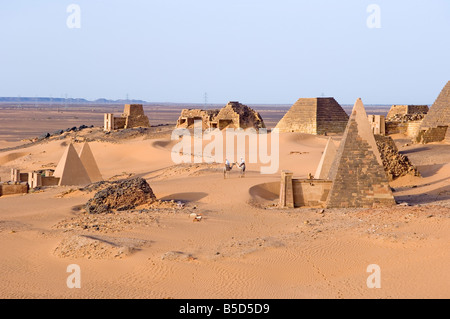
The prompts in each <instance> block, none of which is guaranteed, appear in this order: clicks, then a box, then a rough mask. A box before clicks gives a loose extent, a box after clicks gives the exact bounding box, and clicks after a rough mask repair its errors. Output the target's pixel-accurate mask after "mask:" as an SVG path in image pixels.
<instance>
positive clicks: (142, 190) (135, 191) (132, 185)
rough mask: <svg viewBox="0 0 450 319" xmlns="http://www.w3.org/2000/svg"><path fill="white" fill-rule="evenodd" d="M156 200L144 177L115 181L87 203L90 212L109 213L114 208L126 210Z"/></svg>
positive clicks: (87, 209)
mask: <svg viewBox="0 0 450 319" xmlns="http://www.w3.org/2000/svg"><path fill="white" fill-rule="evenodd" d="M155 200H156V196H155V194H154V193H153V190H152V189H151V187H150V185H149V184H148V183H147V181H146V180H145V179H143V178H140V177H138V178H133V179H127V180H122V181H117V182H114V183H113V184H112V185H110V186H108V187H106V188H105V189H103V190H101V191H99V192H98V193H96V194H95V196H94V197H93V198H92V199H90V200H89V201H88V202H87V203H86V206H85V208H86V211H87V212H88V213H90V214H101V213H109V212H112V211H113V210H117V211H125V210H131V209H134V208H136V207H137V206H139V205H143V204H149V203H152V202H154V201H155Z"/></svg>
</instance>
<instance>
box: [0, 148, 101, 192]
mask: <svg viewBox="0 0 450 319" xmlns="http://www.w3.org/2000/svg"><path fill="white" fill-rule="evenodd" d="M102 180H103V178H102V175H101V174H100V170H99V169H98V166H97V163H96V161H95V158H94V155H93V154H92V151H91V148H90V146H89V144H88V143H87V142H85V143H84V145H83V147H82V149H81V152H80V155H78V154H77V152H76V150H75V148H74V146H73V144H69V146H68V147H67V148H66V150H65V151H64V154H63V156H62V157H61V159H60V161H59V163H58V166H57V167H56V169H55V170H52V169H45V170H38V171H33V172H29V173H22V172H21V171H20V170H19V169H16V168H13V169H11V180H10V181H8V182H6V183H0V196H1V195H13V194H26V193H28V192H29V191H30V190H34V189H37V188H40V187H48V186H80V185H87V184H90V183H91V182H98V181H102Z"/></svg>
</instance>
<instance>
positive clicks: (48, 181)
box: [41, 176, 59, 187]
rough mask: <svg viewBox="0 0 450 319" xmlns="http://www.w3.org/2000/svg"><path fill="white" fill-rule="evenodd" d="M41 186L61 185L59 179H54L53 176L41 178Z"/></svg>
mask: <svg viewBox="0 0 450 319" xmlns="http://www.w3.org/2000/svg"><path fill="white" fill-rule="evenodd" d="M41 184H42V186H44V187H45V186H58V184H59V177H53V176H42V177H41Z"/></svg>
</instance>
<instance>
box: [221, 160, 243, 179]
mask: <svg viewBox="0 0 450 319" xmlns="http://www.w3.org/2000/svg"><path fill="white" fill-rule="evenodd" d="M236 165H238V167H239V169H240V170H241V177H244V176H245V160H244V158H243V157H241V162H240V163H239V164H237V163H236ZM231 169H232V166H231V165H230V162H229V161H228V159H225V170H226V171H231Z"/></svg>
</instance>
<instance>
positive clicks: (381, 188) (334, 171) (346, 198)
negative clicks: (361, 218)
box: [327, 99, 395, 208]
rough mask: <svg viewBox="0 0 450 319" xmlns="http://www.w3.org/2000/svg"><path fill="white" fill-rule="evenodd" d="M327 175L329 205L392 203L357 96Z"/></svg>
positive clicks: (381, 163)
mask: <svg viewBox="0 0 450 319" xmlns="http://www.w3.org/2000/svg"><path fill="white" fill-rule="evenodd" d="M328 178H329V179H330V180H332V181H333V185H332V187H331V190H330V193H329V195H328V199H327V207H329V208H347V207H360V208H372V207H377V206H391V205H394V204H395V200H394V196H393V195H392V191H391V189H390V187H389V182H388V179H387V176H386V173H385V171H384V168H383V162H382V160H381V157H380V153H379V151H378V148H377V145H376V142H375V138H374V136H373V133H372V129H371V127H370V124H369V121H368V120H367V114H366V110H365V109H364V105H363V103H362V101H361V99H358V100H357V101H356V103H355V105H354V107H353V111H352V114H351V116H350V119H349V121H348V124H347V127H346V129H345V133H344V136H343V138H342V141H341V144H340V146H339V148H338V151H337V154H336V157H335V159H334V161H333V164H332V166H331V169H330V172H329V175H328Z"/></svg>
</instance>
